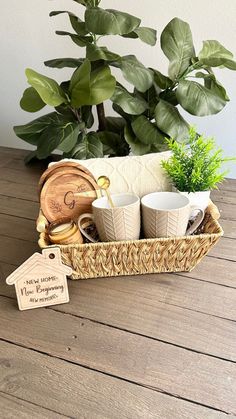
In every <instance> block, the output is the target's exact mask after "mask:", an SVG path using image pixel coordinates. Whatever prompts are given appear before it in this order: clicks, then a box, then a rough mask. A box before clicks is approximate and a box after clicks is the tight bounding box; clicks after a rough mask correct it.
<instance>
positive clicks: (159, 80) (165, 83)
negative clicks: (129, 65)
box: [151, 68, 173, 90]
mask: <svg viewBox="0 0 236 419" xmlns="http://www.w3.org/2000/svg"><path fill="white" fill-rule="evenodd" d="M151 70H152V72H153V74H154V82H155V83H156V84H157V86H158V87H160V88H161V89H163V90H166V89H168V88H169V87H171V86H172V84H173V81H172V80H171V79H170V78H169V77H167V76H164V74H162V73H161V72H160V71H158V70H154V69H153V68H151Z"/></svg>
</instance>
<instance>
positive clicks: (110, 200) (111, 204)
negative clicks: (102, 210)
mask: <svg viewBox="0 0 236 419" xmlns="http://www.w3.org/2000/svg"><path fill="white" fill-rule="evenodd" d="M105 192H106V195H107V199H108V202H109V204H110V207H111V208H115V205H114V204H113V201H112V199H111V194H110V192H109V191H108V189H105Z"/></svg>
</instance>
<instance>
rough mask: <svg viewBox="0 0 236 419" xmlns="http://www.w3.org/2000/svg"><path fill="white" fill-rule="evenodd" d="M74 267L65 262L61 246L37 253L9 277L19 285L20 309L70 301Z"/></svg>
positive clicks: (9, 282)
mask: <svg viewBox="0 0 236 419" xmlns="http://www.w3.org/2000/svg"><path fill="white" fill-rule="evenodd" d="M71 273H72V269H71V268H69V267H68V266H65V265H63V263H62V261H61V252H60V249H59V247H53V248H50V249H44V250H43V251H42V254H40V253H34V254H33V255H32V256H31V257H30V258H29V259H27V260H26V261H25V262H24V263H23V264H22V265H21V266H20V267H19V268H17V269H16V270H15V271H14V272H13V273H12V274H11V275H10V276H8V278H7V279H6V282H7V284H8V285H13V284H14V285H15V289H16V295H17V301H18V306H19V309H20V310H28V309H31V308H38V307H45V306H51V305H55V304H63V303H68V302H69V293H68V286H67V279H66V275H71Z"/></svg>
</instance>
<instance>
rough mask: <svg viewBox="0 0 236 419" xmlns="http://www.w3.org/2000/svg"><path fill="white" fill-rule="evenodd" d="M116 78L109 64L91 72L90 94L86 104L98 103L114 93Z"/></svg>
mask: <svg viewBox="0 0 236 419" xmlns="http://www.w3.org/2000/svg"><path fill="white" fill-rule="evenodd" d="M115 87H116V79H115V77H113V76H112V74H111V70H110V68H109V67H108V66H104V67H103V68H98V69H96V70H94V71H93V72H92V73H91V79H90V96H89V98H88V99H87V103H85V105H98V104H99V103H102V102H104V101H105V100H107V99H110V98H111V96H112V95H113V93H114V91H115Z"/></svg>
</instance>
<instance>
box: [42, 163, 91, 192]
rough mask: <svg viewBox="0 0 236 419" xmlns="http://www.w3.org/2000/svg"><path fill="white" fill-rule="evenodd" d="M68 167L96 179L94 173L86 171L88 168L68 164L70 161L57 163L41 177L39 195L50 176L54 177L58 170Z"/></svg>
mask: <svg viewBox="0 0 236 419" xmlns="http://www.w3.org/2000/svg"><path fill="white" fill-rule="evenodd" d="M68 167H74V168H76V169H78V170H80V171H81V172H84V173H86V174H87V175H89V176H91V178H93V179H94V177H93V175H92V173H91V172H90V171H89V170H88V169H86V167H84V166H82V165H81V164H79V163H75V162H68V161H66V162H63V161H62V162H59V163H55V164H53V165H52V166H49V167H48V168H47V170H45V171H44V172H43V174H42V175H41V177H40V179H39V183H38V188H39V194H40V192H41V189H42V187H43V185H44V183H45V182H46V180H47V179H48V178H49V177H50V176H52V175H54V173H56V172H57V171H58V170H61V169H63V168H68ZM94 180H95V179H94Z"/></svg>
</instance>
